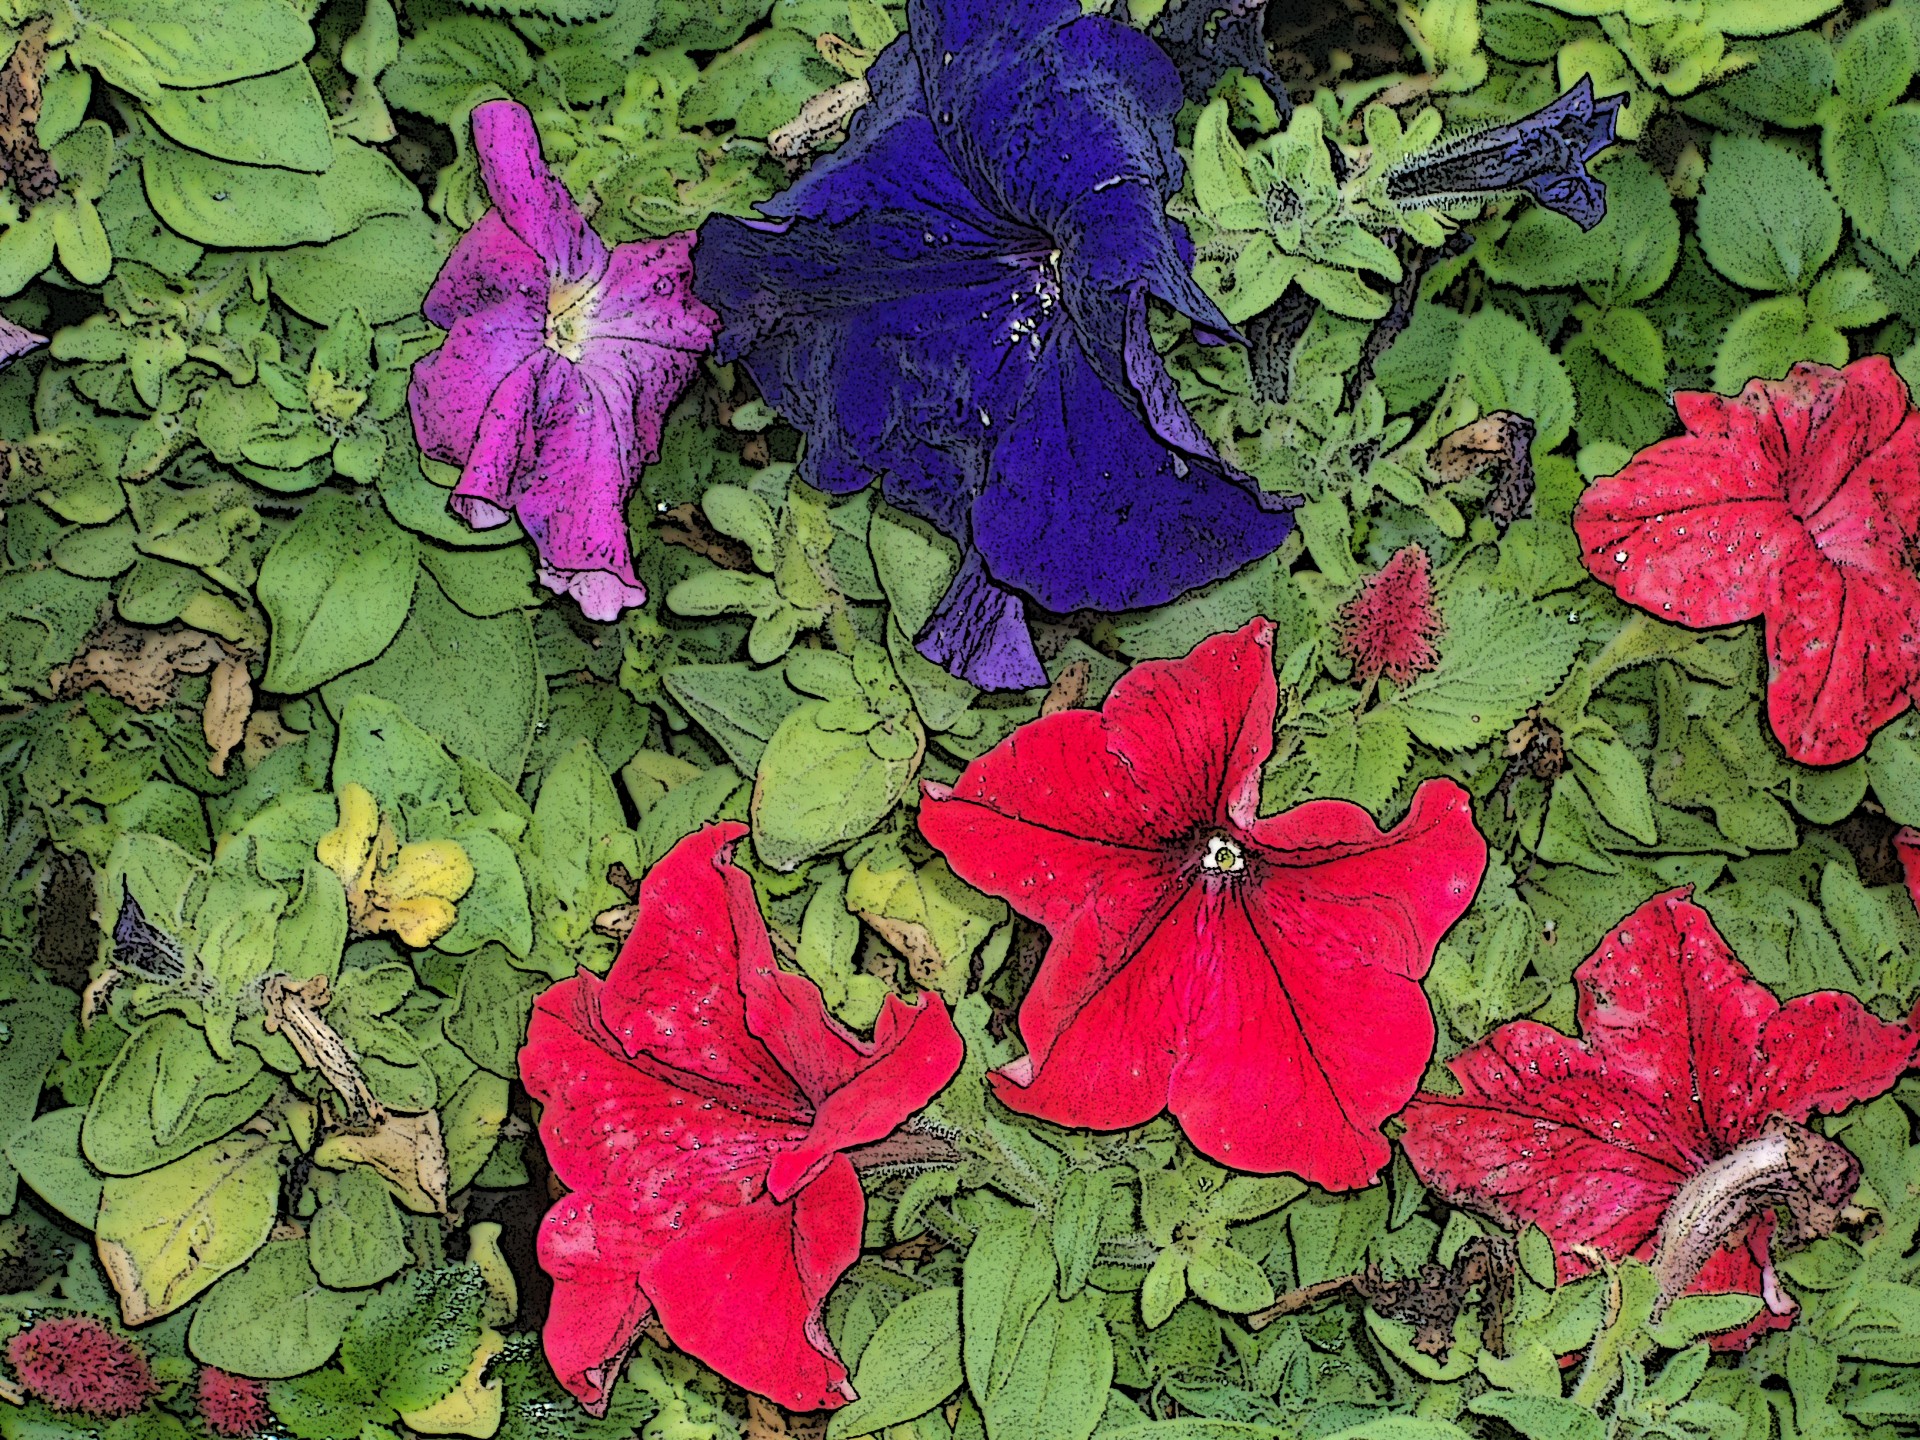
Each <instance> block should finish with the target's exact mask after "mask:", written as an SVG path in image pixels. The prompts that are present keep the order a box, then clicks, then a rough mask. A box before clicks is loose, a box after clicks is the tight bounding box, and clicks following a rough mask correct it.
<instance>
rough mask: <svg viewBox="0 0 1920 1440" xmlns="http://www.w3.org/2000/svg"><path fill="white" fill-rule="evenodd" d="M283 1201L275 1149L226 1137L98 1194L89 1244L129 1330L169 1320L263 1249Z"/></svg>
mask: <svg viewBox="0 0 1920 1440" xmlns="http://www.w3.org/2000/svg"><path fill="white" fill-rule="evenodd" d="M279 1201H280V1157H279V1151H278V1147H277V1146H276V1145H274V1144H273V1143H272V1142H271V1141H269V1140H267V1139H266V1138H264V1137H262V1136H259V1135H253V1134H245V1133H242V1134H236V1135H230V1136H228V1137H227V1138H226V1139H224V1140H218V1141H215V1142H214V1143H213V1144H211V1145H208V1146H206V1147H205V1148H204V1149H200V1150H195V1151H194V1152H193V1153H192V1154H190V1155H186V1156H183V1157H182V1158H180V1159H178V1160H175V1161H174V1162H172V1163H171V1164H169V1165H165V1166H162V1167H161V1168H160V1169H158V1170H154V1171H150V1172H148V1173H147V1174H144V1175H140V1176H136V1177H133V1178H130V1179H120V1178H112V1179H109V1180H107V1181H106V1182H105V1184H104V1185H103V1186H102V1187H101V1193H100V1219H99V1224H98V1226H97V1227H96V1229H95V1233H94V1243H95V1245H96V1247H97V1248H98V1250H99V1252H100V1264H101V1266H102V1267H103V1268H104V1269H105V1270H106V1272H107V1275H108V1277H109V1278H110V1279H111V1280H112V1281H113V1288H114V1289H115V1290H116V1291H117V1292H118V1293H119V1296H120V1313H121V1316H122V1317H123V1318H124V1319H125V1320H126V1322H127V1324H129V1325H144V1324H145V1323H146V1322H147V1321H149V1320H156V1319H158V1318H159V1317H160V1316H162V1315H168V1314H171V1313H172V1312H173V1311H175V1310H177V1309H179V1308H180V1307H181V1306H182V1305H184V1304H186V1303H187V1301H189V1300H191V1299H192V1298H193V1297H194V1296H196V1295H198V1294H199V1293H200V1292H201V1291H202V1290H204V1289H206V1288H207V1287H208V1286H209V1285H211V1284H212V1283H213V1282H214V1281H216V1280H218V1279H219V1278H220V1277H221V1276H222V1275H225V1274H226V1273H227V1272H228V1271H230V1270H235V1269H238V1268H239V1267H240V1266H241V1265H243V1264H245V1263H246V1261H247V1258H248V1257H249V1256H250V1255H252V1254H253V1252H254V1251H256V1250H258V1249H259V1248H260V1247H261V1246H262V1245H263V1244H265V1243H266V1239H267V1232H268V1231H270V1230H271V1229H273V1218H274V1214H275V1212H276V1211H277V1210H278V1209H279Z"/></svg>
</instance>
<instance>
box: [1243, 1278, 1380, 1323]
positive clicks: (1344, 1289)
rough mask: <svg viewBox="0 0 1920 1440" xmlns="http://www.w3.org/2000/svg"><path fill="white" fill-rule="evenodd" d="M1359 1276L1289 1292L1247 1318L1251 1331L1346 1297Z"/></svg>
mask: <svg viewBox="0 0 1920 1440" xmlns="http://www.w3.org/2000/svg"><path fill="white" fill-rule="evenodd" d="M1359 1280H1360V1277H1359V1276H1358V1275H1340V1276H1336V1277H1335V1278H1334V1279H1332V1280H1320V1281H1316V1282H1315V1283H1314V1284H1312V1285H1302V1286H1301V1287H1300V1288H1299V1289H1297V1290H1289V1291H1287V1293H1286V1294H1284V1295H1282V1296H1281V1297H1280V1298H1279V1299H1278V1300H1276V1301H1274V1302H1273V1304H1271V1305H1269V1306H1268V1307H1267V1308H1266V1309H1264V1310H1256V1311H1254V1312H1253V1314H1251V1315H1249V1316H1247V1328H1248V1329H1249V1330H1264V1329H1265V1328H1266V1327H1267V1326H1269V1325H1271V1324H1272V1323H1273V1322H1274V1321H1276V1320H1279V1319H1281V1318H1283V1317H1285V1316H1288V1315H1296V1314H1298V1313H1299V1312H1300V1311H1302V1310H1310V1309H1312V1308H1313V1307H1314V1306H1315V1305H1318V1304H1320V1303H1321V1301H1323V1300H1331V1299H1333V1298H1334V1297H1335V1296H1338V1295H1345V1294H1347V1293H1349V1292H1350V1291H1352V1289H1353V1288H1354V1286H1355V1285H1356V1284H1357V1283H1358V1282H1359Z"/></svg>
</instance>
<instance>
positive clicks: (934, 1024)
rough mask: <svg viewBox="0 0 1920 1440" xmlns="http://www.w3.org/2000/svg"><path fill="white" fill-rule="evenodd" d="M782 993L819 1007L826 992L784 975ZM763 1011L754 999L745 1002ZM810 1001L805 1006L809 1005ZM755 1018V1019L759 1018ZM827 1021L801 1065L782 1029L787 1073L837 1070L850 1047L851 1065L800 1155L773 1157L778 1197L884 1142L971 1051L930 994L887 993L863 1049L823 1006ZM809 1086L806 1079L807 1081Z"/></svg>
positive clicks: (770, 1181)
mask: <svg viewBox="0 0 1920 1440" xmlns="http://www.w3.org/2000/svg"><path fill="white" fill-rule="evenodd" d="M778 979H779V981H780V982H781V989H782V990H783V991H785V990H788V989H799V988H801V987H804V989H805V991H806V999H809V1000H810V1001H811V1003H812V1004H813V1005H815V1006H818V1005H819V1004H820V999H819V996H820V992H819V991H818V990H817V989H815V988H814V986H813V984H812V982H810V981H807V980H802V979H801V978H800V977H799V976H797V975H780V976H779V977H778ZM747 1003H748V1005H749V1007H750V1008H751V1009H754V1010H757V1009H758V1006H757V1005H756V1003H755V1001H754V1000H753V999H749V1001H748V1002H747ZM803 1003H804V1002H803ZM756 1018H757V1017H756ZM820 1019H821V1023H820V1025H819V1027H818V1029H817V1030H816V1031H815V1032H814V1033H815V1034H817V1035H819V1036H820V1037H821V1038H820V1040H819V1041H818V1042H817V1049H816V1050H814V1052H813V1053H811V1054H808V1055H807V1056H806V1057H805V1059H804V1060H803V1059H802V1057H801V1055H800V1054H799V1053H797V1047H796V1048H793V1049H790V1048H787V1046H786V1044H785V1041H786V1040H790V1039H791V1038H792V1037H793V1035H794V1031H793V1030H791V1029H789V1030H787V1031H785V1032H784V1035H783V1043H782V1045H779V1046H776V1047H775V1048H776V1051H777V1052H778V1053H779V1054H780V1055H781V1057H782V1060H783V1063H784V1062H786V1061H788V1060H789V1059H790V1060H791V1062H792V1063H790V1064H789V1066H788V1068H789V1069H794V1068H795V1067H796V1066H798V1067H800V1070H799V1071H796V1073H800V1072H801V1071H804V1070H807V1069H811V1068H813V1067H814V1063H815V1061H816V1060H817V1061H820V1062H824V1063H823V1064H822V1065H821V1066H820V1069H821V1070H822V1072H824V1071H825V1069H826V1068H827V1067H828V1066H835V1065H839V1064H840V1063H841V1061H842V1055H843V1049H844V1050H850V1051H851V1054H852V1060H853V1062H854V1066H853V1068H852V1069H851V1070H850V1071H848V1072H846V1073H845V1074H844V1076H843V1078H841V1079H839V1080H837V1081H836V1082H835V1084H834V1086H833V1088H832V1090H831V1091H830V1092H829V1093H827V1094H825V1095H824V1096H823V1097H822V1098H821V1099H820V1100H819V1101H818V1108H817V1109H816V1111H815V1114H814V1117H813V1128H812V1130H810V1131H809V1132H808V1134H807V1138H806V1140H805V1141H804V1142H802V1144H801V1145H800V1147H799V1148H798V1149H797V1150H786V1151H782V1152H781V1153H780V1154H779V1155H777V1156H775V1157H774V1161H773V1166H772V1168H771V1169H770V1170H769V1171H768V1172H767V1188H768V1189H769V1190H770V1191H771V1192H772V1194H773V1197H774V1199H776V1200H785V1199H787V1198H788V1197H789V1196H790V1195H792V1194H793V1193H794V1192H795V1191H796V1190H798V1189H799V1188H800V1187H801V1186H802V1185H805V1184H807V1183H808V1181H809V1180H810V1179H811V1178H812V1177H813V1176H815V1175H817V1174H818V1173H819V1172H820V1170H821V1169H822V1167H824V1166H825V1165H826V1164H827V1162H828V1161H829V1160H830V1159H832V1158H833V1156H834V1155H835V1154H837V1153H838V1152H839V1151H842V1150H845V1149H848V1148H849V1147H851V1146H854V1145H865V1144H867V1143H869V1142H871V1141H874V1140H882V1139H885V1138H886V1137H887V1136H888V1135H891V1134H892V1133H893V1132H894V1131H895V1130H896V1129H898V1128H899V1127H900V1125H901V1124H902V1123H904V1122H905V1120H906V1119H907V1117H908V1116H910V1115H912V1114H913V1112H914V1111H916V1110H918V1109H920V1108H921V1107H922V1106H923V1105H925V1104H926V1103H927V1102H928V1101H929V1100H931V1099H933V1097H934V1096H936V1095H938V1094H939V1093H940V1092H941V1091H942V1090H944V1089H945V1088H946V1084H947V1082H948V1081H949V1080H951V1079H952V1078H953V1077H954V1073H955V1072H956V1071H957V1070H959V1068H960V1061H961V1059H962V1058H963V1052H964V1049H965V1047H964V1046H963V1045H962V1044H961V1041H960V1033H959V1032H958V1031H957V1030H955V1029H954V1028H953V1020H952V1018H951V1017H950V1016H949V1015H948V1014H947V1007H946V1005H945V1004H943V1003H942V1002H941V1000H940V997H939V996H938V995H933V994H926V995H922V996H921V998H920V1003H919V1004H918V1005H909V1004H907V1003H906V1002H905V1001H903V1000H900V999H898V998H896V997H894V996H891V995H889V996H888V997H887V1002H886V1004H885V1006H884V1007H882V1009H881V1011H880V1019H879V1023H878V1024H876V1025H875V1026H874V1030H873V1043H872V1044H871V1045H868V1044H865V1043H863V1042H861V1041H858V1040H854V1039H853V1038H852V1037H850V1036H846V1037H845V1038H843V1034H844V1032H841V1031H840V1027H839V1026H838V1025H837V1024H834V1023H833V1021H832V1020H831V1018H830V1017H828V1016H827V1015H826V1014H825V1010H824V1007H822V1009H821V1016H820ZM803 1083H804V1081H803Z"/></svg>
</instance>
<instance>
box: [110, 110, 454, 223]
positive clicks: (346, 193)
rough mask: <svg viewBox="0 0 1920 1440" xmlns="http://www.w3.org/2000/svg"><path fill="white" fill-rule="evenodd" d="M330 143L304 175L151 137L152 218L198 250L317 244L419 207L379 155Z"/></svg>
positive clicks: (147, 173)
mask: <svg viewBox="0 0 1920 1440" xmlns="http://www.w3.org/2000/svg"><path fill="white" fill-rule="evenodd" d="M333 144H334V156H333V164H332V165H331V166H330V167H328V169H327V171H326V173H325V174H322V175H308V174H303V173H301V172H300V171H297V170H279V169H272V168H269V167H266V166H259V165H234V164H229V163H228V162H227V161H224V160H215V159H213V158H212V157H211V156H207V155H201V154H199V153H197V152H195V151H192V150H186V149H182V148H181V147H179V146H177V145H174V144H171V143H170V142H168V141H166V140H163V139H161V138H160V137H159V135H158V134H155V133H149V135H148V137H147V141H146V148H145V153H144V155H143V158H142V160H141V174H142V176H143V177H144V178H145V180H146V186H147V197H148V199H149V200H150V201H151V202H152V204H153V209H154V213H155V214H157V215H158V216H159V217H160V218H161V219H162V220H164V221H165V222H166V223H167V224H168V225H169V226H170V227H171V228H173V229H174V230H176V231H178V232H179V233H180V234H182V235H184V236H186V237H187V238H188V239H190V240H197V241H199V242H200V243H201V244H203V245H221V246H232V247H236V248H249V249H262V250H264V249H275V248H278V247H280V246H283V245H317V244H320V243H322V242H324V241H327V240H332V239H335V238H337V237H338V236H341V235H345V234H347V233H348V232H349V231H351V230H354V229H357V228H358V227H359V226H360V225H362V224H364V223H365V222H367V221H368V220H371V219H372V218H373V217H374V216H376V215H407V214H411V213H412V212H414V211H416V210H418V209H419V207H420V192H419V191H418V190H416V189H415V188H414V186H413V182H411V181H410V180H408V179H407V177H406V176H405V175H403V174H401V173H400V171H399V169H398V168H397V167H396V166H395V165H394V163H393V162H392V161H391V160H389V159H388V158H387V157H386V156H385V155H384V154H382V153H381V152H380V151H378V150H375V149H373V148H372V147H370V146H366V145H362V144H360V143H359V142H358V141H357V140H348V139H346V138H344V137H335V139H334V142H333Z"/></svg>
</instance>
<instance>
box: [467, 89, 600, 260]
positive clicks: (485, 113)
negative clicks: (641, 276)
mask: <svg viewBox="0 0 1920 1440" xmlns="http://www.w3.org/2000/svg"><path fill="white" fill-rule="evenodd" d="M473 144H474V149H475V150H476V151H477V152H478V154H479V157H480V178H481V180H482V181H483V182H484V183H485V184H486V187H487V194H488V195H489V196H490V197H491V198H492V200H493V203H494V205H495V206H496V207H497V208H498V209H499V211H500V214H501V215H502V216H503V217H504V218H505V220H506V222H507V224H508V225H509V226H510V227H511V228H512V230H513V233H514V234H516V235H518V236H519V237H520V238H521V239H522V240H524V241H526V243H527V244H528V245H529V246H531V247H532V249H533V251H534V253H535V254H536V255H538V256H539V257H540V258H541V259H542V260H543V261H545V262H546V266H547V273H548V276H549V277H550V278H552V279H554V280H558V281H561V282H578V281H582V280H597V279H599V278H600V275H601V274H602V272H603V271H604V270H605V269H606V264H607V247H606V245H605V244H604V243H603V242H602V241H601V239H600V237H599V236H598V235H596V234H594V232H593V230H592V228H591V227H589V226H588V224H587V222H586V218H585V217H584V216H582V215H581V213H580V209H579V207H578V206H576V205H575V204H574V203H573V197H572V196H571V195H569V194H568V193H567V187H566V186H564V185H562V184H561V183H560V180H559V177H558V176H556V175H555V174H554V173H553V171H551V170H549V169H548V168H547V163H546V161H545V160H543V159H542V158H541V156H540V136H539V135H538V133H537V132H536V131H535V130H534V128H533V116H532V115H530V114H528V113H527V108H526V106H524V105H521V104H519V103H518V102H517V101H513V100H489V101H487V102H486V103H485V104H484V105H479V106H476V107H475V108H474V112H473Z"/></svg>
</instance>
